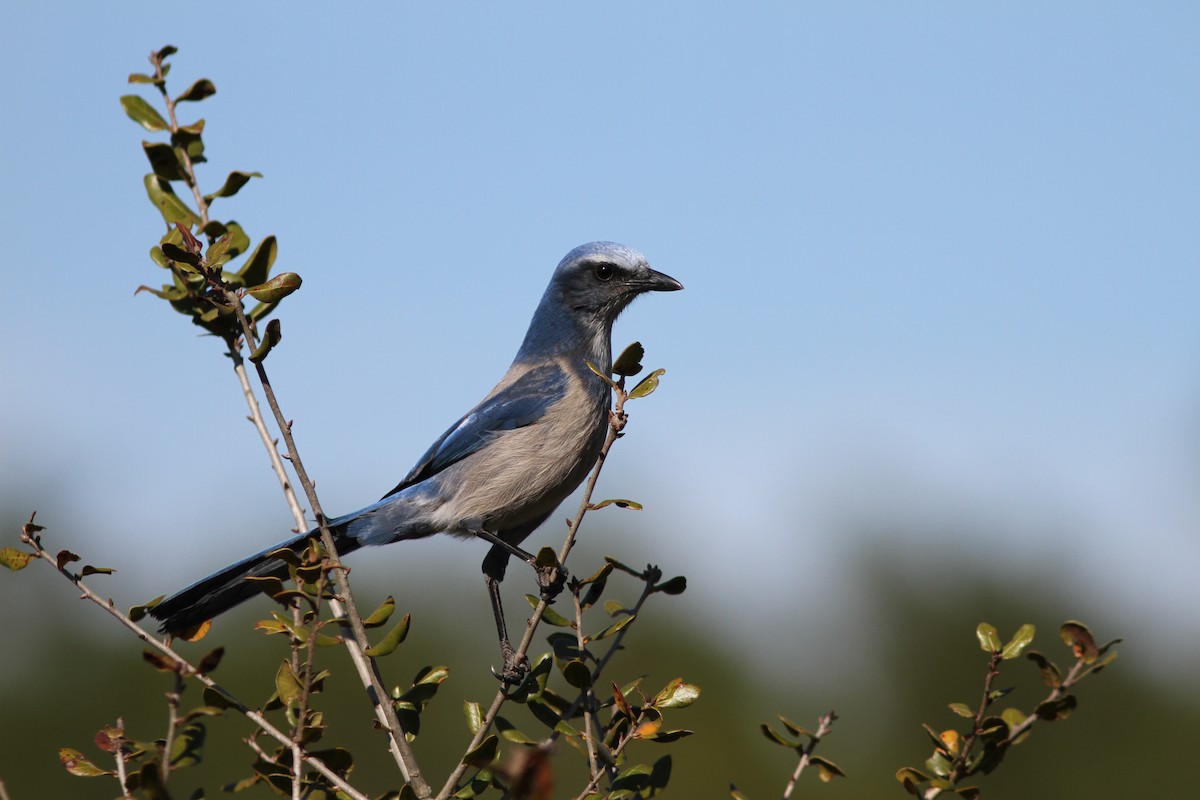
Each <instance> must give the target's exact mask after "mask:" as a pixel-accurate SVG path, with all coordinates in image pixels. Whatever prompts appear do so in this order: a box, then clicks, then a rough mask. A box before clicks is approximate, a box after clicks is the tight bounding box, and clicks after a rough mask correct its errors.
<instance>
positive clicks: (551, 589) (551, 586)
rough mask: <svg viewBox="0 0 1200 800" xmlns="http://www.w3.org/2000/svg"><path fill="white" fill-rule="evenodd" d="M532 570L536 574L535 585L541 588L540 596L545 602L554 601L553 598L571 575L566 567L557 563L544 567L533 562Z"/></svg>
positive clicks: (559, 592) (560, 591)
mask: <svg viewBox="0 0 1200 800" xmlns="http://www.w3.org/2000/svg"><path fill="white" fill-rule="evenodd" d="M533 570H534V572H535V573H536V574H537V585H538V587H539V588H540V589H541V597H542V599H543V600H545V601H546V602H547V603H553V602H554V598H556V597H558V596H559V594H561V593H562V590H563V587H564V586H566V585H567V579H568V578H570V577H571V573H569V572H567V568H566V567H564V566H563V565H562V564H557V563H555V564H551V565H550V566H546V567H543V566H539V565H536V564H535V565H534V567H533Z"/></svg>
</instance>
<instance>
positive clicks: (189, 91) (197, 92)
mask: <svg viewBox="0 0 1200 800" xmlns="http://www.w3.org/2000/svg"><path fill="white" fill-rule="evenodd" d="M216 93H217V87H216V86H213V82H212V81H210V80H209V79H208V78H201V79H200V80H198V81H196V82H195V83H193V84H192V85H191V86H189V87H188V88H186V89H184V90H183V94H181V95H179V97H176V98H175V102H176V103H196V102H199V101H201V100H203V99H204V98H206V97H212V96H213V95H214V94H216Z"/></svg>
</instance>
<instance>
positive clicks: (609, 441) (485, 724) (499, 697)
mask: <svg viewBox="0 0 1200 800" xmlns="http://www.w3.org/2000/svg"><path fill="white" fill-rule="evenodd" d="M625 400H626V395H625V393H624V391H623V390H622V391H619V392H618V394H617V403H616V407H615V408H614V409H613V410H612V411H611V412H609V426H608V436H607V437H606V438H605V440H604V444H603V445H602V446H601V447H600V455H599V456H597V458H596V466H595V467H593V468H592V473H591V475H590V476H589V477H588V481H587V485H586V486H585V487H584V490H583V500H582V501H581V502H580V504H579V510H578V511H577V512H576V513H575V519H573V520H572V521H571V524H570V525H569V526H568V528H567V538H566V540H565V541H564V542H563V546H562V549H561V550H560V551H559V555H558V563H559V564H565V563H566V560H567V556H569V555H570V554H571V548H572V547H574V545H575V536H576V534H577V533H578V532H579V526H580V525H581V524H582V523H583V517H584V515H586V514H587V512H588V510H589V505H590V503H591V501H592V492H594V491H595V489H596V481H597V480H598V479H599V478H600V470H601V469H603V468H604V460H605V458H607V457H608V451H609V449H610V448H611V447H612V445H613V442H615V441H616V440H617V438H618V437H619V436H620V435H621V431H622V430H623V429H624V428H625V424H626V422H627V421H628V417H627V416H626V414H625V411H624V406H625ZM549 605H550V603H549V602H548V601H547V600H546V599H545V598H542V599H541V600H539V601H538V604H537V605H536V606H534V609H533V613H532V614H530V615H529V621H528V622H527V623H526V625H525V634H524V636H522V637H521V643H520V644H519V645H518V646H517V655H518V656H524V655H526V654H527V653H528V652H529V647H530V645H531V644H532V643H533V636H534V633H535V631H536V630H537V627H538V625H539V624H540V623H541V621H542V615H544V614H545V613H546V608H547V607H548V606H549ZM507 700H508V694H507V693H506V692H505V690H504V688H503V687H501V689H500V690H499V691H498V692H496V696H495V698H493V700H492V704H491V706H489V707H488V710H487V712H486V713H485V714H484V715H483V721H482V723H481V724H480V726H479V730H477V731H476V732H475V735H474V736H473V737H471V742H470V744H468V745H467V749H466V751H465V752H468V753H469V752H471V751H472V750H474V749H475V748H476V747H478V746H479V744H480V743H481V742H482V741H483V740H484V738H485V737H486V736H487V734H488V731H489V730H490V729H491V727H492V724H493V723H494V722H495V720H496V716H497V715H498V714H499V713H500V709H501V707H503V706H504V703H505V701H507ZM467 767H468V765H467V764H465V763H463V762H462V761H460V762H459V763H458V765H457V766H456V767H455V768H454V771H453V772H451V773H450V776H449V777H448V778H447V779H446V783H445V785H444V786H442V790H441V791H440V792H438V795H437V800H446V798H449V797H450V795H451V794H453V793H454V792H455V787H456V786H457V785H458V782H459V780H461V779H462V776H463V775H464V774H465V773H466V771H467Z"/></svg>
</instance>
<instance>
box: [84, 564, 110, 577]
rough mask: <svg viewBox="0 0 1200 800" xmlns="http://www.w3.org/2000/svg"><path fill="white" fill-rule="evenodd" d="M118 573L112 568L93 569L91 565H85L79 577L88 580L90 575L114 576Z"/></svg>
mask: <svg viewBox="0 0 1200 800" xmlns="http://www.w3.org/2000/svg"><path fill="white" fill-rule="evenodd" d="M114 572H116V570H115V569H113V568H112V567H93V566H92V565H91V564H84V565H83V569H81V570H80V571H79V576H80V577H82V578H86V577H87V576H88V575H112V574H113V573H114Z"/></svg>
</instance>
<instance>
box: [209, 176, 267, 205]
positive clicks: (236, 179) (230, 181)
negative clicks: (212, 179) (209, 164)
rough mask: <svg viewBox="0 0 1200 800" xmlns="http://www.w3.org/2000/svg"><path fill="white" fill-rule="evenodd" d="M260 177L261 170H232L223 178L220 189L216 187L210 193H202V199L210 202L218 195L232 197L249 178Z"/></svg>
mask: <svg viewBox="0 0 1200 800" xmlns="http://www.w3.org/2000/svg"><path fill="white" fill-rule="evenodd" d="M261 177H262V173H261V172H241V171H240V170H234V171H233V172H231V173H229V176H228V177H227V178H225V183H223V184H222V185H221V188H220V189H217V190H216V191H215V192H213V193H212V194H206V195H204V199H205V200H207V201H208V202H209V203H211V202H212V201H213V200H214V199H216V198H218V197H233V196H234V195H235V194H237V193H238V190H240V189H241V188H242V187H243V186H245V185H246V184H247V183H249V182H250V179H251V178H261Z"/></svg>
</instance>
